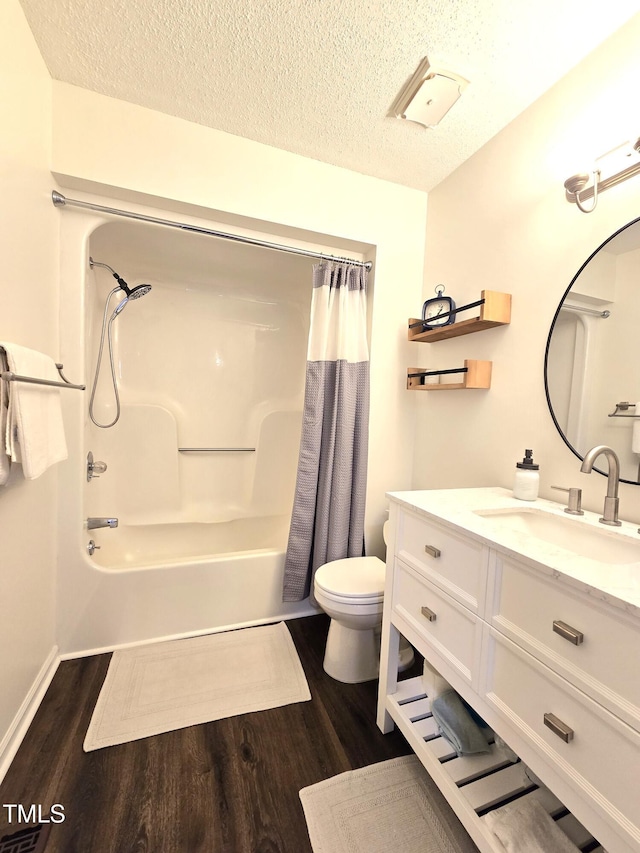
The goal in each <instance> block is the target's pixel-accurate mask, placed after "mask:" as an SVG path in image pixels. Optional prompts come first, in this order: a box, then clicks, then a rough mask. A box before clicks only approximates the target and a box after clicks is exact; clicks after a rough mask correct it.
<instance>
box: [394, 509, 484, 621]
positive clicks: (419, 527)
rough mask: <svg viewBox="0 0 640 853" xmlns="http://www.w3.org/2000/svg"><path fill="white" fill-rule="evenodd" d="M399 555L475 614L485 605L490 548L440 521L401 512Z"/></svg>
mask: <svg viewBox="0 0 640 853" xmlns="http://www.w3.org/2000/svg"><path fill="white" fill-rule="evenodd" d="M396 554H397V556H398V557H400V558H401V559H402V560H403V561H404V562H405V563H408V564H409V565H411V566H414V568H419V569H420V570H421V571H422V572H423V573H424V574H425V575H426V576H427V577H428V578H429V580H431V581H433V583H435V584H437V585H438V586H439V587H441V588H442V589H444V590H445V591H446V592H448V593H449V595H452V596H453V597H454V598H455V599H457V600H458V601H459V602H460V603H461V604H464V605H465V607H468V608H469V609H470V610H473V611H474V613H481V611H482V610H483V607H484V592H485V587H486V580H487V563H488V549H486V548H485V547H484V546H483V545H482V543H480V542H476V541H475V540H473V539H470V538H468V537H465V536H458V535H456V533H455V532H453V531H452V530H451V529H449V528H447V527H443V526H442V525H440V524H436V523H434V522H432V521H427V520H426V519H424V518H422V517H420V516H417V515H415V514H414V513H411V512H407V511H402V512H401V513H400V517H399V521H398V532H397V537H396Z"/></svg>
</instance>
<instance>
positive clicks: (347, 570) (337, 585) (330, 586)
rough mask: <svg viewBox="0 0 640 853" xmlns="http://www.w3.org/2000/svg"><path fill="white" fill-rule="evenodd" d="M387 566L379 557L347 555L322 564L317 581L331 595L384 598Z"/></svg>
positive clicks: (316, 577)
mask: <svg viewBox="0 0 640 853" xmlns="http://www.w3.org/2000/svg"><path fill="white" fill-rule="evenodd" d="M385 571H386V566H385V564H384V563H383V562H382V560H380V559H379V558H378V557H347V558H346V559H344V560H332V561H331V562H330V563H325V564H324V566H320V568H319V569H318V571H317V572H316V575H315V583H316V584H317V585H318V586H319V587H320V589H322V590H324V591H325V592H326V593H328V594H329V595H339V596H344V597H345V598H350V597H353V598H360V599H362V598H373V599H379V598H382V596H383V594H384V578H385Z"/></svg>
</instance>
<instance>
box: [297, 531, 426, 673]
mask: <svg viewBox="0 0 640 853" xmlns="http://www.w3.org/2000/svg"><path fill="white" fill-rule="evenodd" d="M385 527H386V525H385ZM385 532H386V531H385ZM384 580H385V564H384V563H383V562H382V560H380V559H379V558H378V557H348V558H345V559H344V560H332V561H331V562H330V563H325V564H324V565H323V566H320V568H319V569H318V570H317V572H316V575H315V580H314V587H313V589H314V595H315V599H316V601H317V602H318V604H319V605H320V607H321V608H322V609H323V610H324V612H325V613H326V614H327V615H328V616H330V617H331V623H330V625H329V635H328V637H327V645H326V648H325V653H324V671H325V672H326V673H327V675H330V676H331V677H332V678H335V679H336V681H342V682H344V683H346V684H357V683H359V682H361V681H371V680H372V679H374V678H377V677H378V669H379V664H380V626H381V625H382V605H383V599H384ZM412 663H413V649H412V648H411V646H410V645H409V644H408V643H406V642H404V643H402V642H401V646H400V659H399V667H398V668H399V669H406V668H407V667H408V666H411V664H412Z"/></svg>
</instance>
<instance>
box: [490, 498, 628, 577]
mask: <svg viewBox="0 0 640 853" xmlns="http://www.w3.org/2000/svg"><path fill="white" fill-rule="evenodd" d="M475 514H476V515H479V516H481V517H482V518H484V519H486V520H487V521H488V522H490V523H491V525H492V527H493V529H494V530H499V529H500V530H503V531H505V532H511V533H521V534H522V533H524V534H526V535H527V536H531V537H533V538H535V539H539V540H542V541H543V542H547V543H548V544H550V545H556V546H557V547H559V548H563V549H564V550H566V551H571V552H572V553H574V554H577V555H578V556H580V557H588V558H589V559H591V560H597V561H598V562H600V563H618V564H621V563H638V562H640V537H639V538H638V541H635V540H634V539H631V538H630V537H629V536H626V535H625V534H620V533H614V532H612V531H610V530H605V529H602V530H601V529H599V528H598V527H591V526H589V525H587V524H585V523H584V521H582V520H579V519H576V518H567V517H564V516H558V515H554V514H553V513H551V512H546V511H545V510H541V509H534V508H533V507H532V508H530V509H528V508H527V509H525V508H523V509H487V510H475Z"/></svg>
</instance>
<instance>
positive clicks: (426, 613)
mask: <svg viewBox="0 0 640 853" xmlns="http://www.w3.org/2000/svg"><path fill="white" fill-rule="evenodd" d="M420 612H421V613H422V615H423V616H424V617H425V619H428V620H429V622H435V621H436V614H435V613H434V612H433V610H429V608H428V607H421V608H420Z"/></svg>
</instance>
